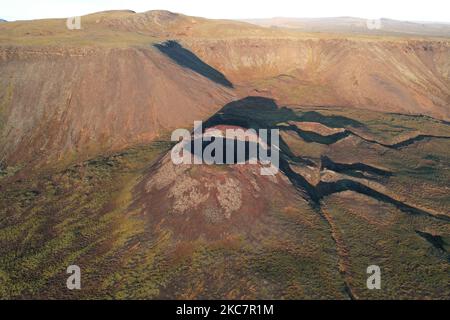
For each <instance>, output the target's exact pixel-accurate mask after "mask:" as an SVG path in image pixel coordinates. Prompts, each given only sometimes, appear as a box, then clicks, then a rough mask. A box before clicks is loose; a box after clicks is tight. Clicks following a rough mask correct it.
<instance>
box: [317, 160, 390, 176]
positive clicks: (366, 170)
mask: <svg viewBox="0 0 450 320" xmlns="http://www.w3.org/2000/svg"><path fill="white" fill-rule="evenodd" d="M320 160H321V163H322V167H321V169H329V170H332V171H334V172H339V173H343V174H346V175H349V176H353V177H356V178H362V179H371V180H378V178H388V177H390V176H392V172H390V171H386V170H383V169H380V168H376V167H373V166H369V165H367V164H365V163H361V162H357V163H350V164H347V163H338V162H334V161H333V160H331V159H330V158H328V157H327V156H321V158H320Z"/></svg>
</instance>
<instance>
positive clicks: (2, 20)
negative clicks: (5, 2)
mask: <svg viewBox="0 0 450 320" xmlns="http://www.w3.org/2000/svg"><path fill="white" fill-rule="evenodd" d="M0 22H8V21H6V20H4V19H0Z"/></svg>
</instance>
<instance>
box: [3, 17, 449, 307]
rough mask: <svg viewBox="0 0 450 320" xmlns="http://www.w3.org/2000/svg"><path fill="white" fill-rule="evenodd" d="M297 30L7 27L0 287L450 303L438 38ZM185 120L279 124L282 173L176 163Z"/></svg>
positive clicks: (158, 21)
mask: <svg viewBox="0 0 450 320" xmlns="http://www.w3.org/2000/svg"><path fill="white" fill-rule="evenodd" d="M294 22H295V23H297V21H294ZM283 23H284V22H283ZM358 23H359V22H358ZM319 27H320V28H322V27H321V26H319ZM401 27H402V28H403V27H404V26H401ZM413 27H414V28H416V27H417V26H413ZM413 27H411V28H410V29H408V30H413V29H414V28H413ZM408 28H409V27H408ZM436 28H438V27H436ZM297 29H298V28H297V27H295V26H294V27H293V28H291V27H290V26H285V25H283V26H282V27H281V28H267V27H263V26H256V25H253V24H250V23H246V22H240V21H231V20H209V19H204V18H200V17H190V16H186V15H182V14H177V13H172V12H167V11H149V12H144V13H135V12H133V11H126V10H125V11H108V12H99V13H94V14H90V15H87V16H83V17H82V18H81V29H80V30H68V29H67V27H66V20H65V19H49V20H36V21H18V22H8V23H2V24H0V75H1V76H0V299H42V298H46V299H447V298H448V297H450V291H449V288H448V281H447V280H448V274H449V271H450V263H449V262H450V254H449V248H450V212H449V210H448V208H449V205H450V196H449V192H448V190H449V185H450V170H449V169H450V127H449V120H450V39H449V37H445V36H444V37H443V36H441V35H436V34H434V33H433V34H431V33H430V34H424V33H421V34H414V35H413V34H408V35H405V34H404V31H402V32H389V33H385V34H368V33H367V34H366V33H359V32H355V33H348V32H347V31H345V30H343V31H341V30H338V31H339V32H334V33H331V32H328V31H326V32H322V31H321V30H319V29H314V28H311V29H309V30H307V31H299V30H297ZM402 30H403V29H402ZM414 30H415V29H414ZM427 30H428V29H427ZM433 30H434V29H433ZM344 31H345V32H344ZM433 32H434V31H433ZM195 120H204V129H205V130H204V132H202V133H201V134H206V133H207V132H211V131H208V130H212V131H214V132H217V131H219V132H222V133H223V130H225V129H227V128H239V129H241V130H244V129H254V130H260V129H264V130H271V129H278V130H279V132H280V145H279V153H280V159H279V160H280V161H279V172H278V173H277V174H276V175H274V176H263V175H261V174H260V169H261V166H262V165H263V164H262V162H261V161H260V159H259V158H257V160H258V161H257V163H256V164H250V163H248V160H249V159H248V158H245V157H244V161H241V162H238V161H236V163H232V164H212V165H207V164H195V165H194V164H191V165H188V164H186V165H184V164H183V165H175V164H174V163H173V162H172V161H171V159H170V154H171V151H172V150H173V148H174V145H175V142H173V141H170V140H171V139H170V135H171V133H172V131H173V130H174V129H178V128H187V129H189V130H191V129H192V126H193V123H194V121H195ZM196 138H198V137H196ZM196 138H195V139H196ZM256 141H257V140H256ZM191 142H192V141H191ZM247 143H248V144H250V143H253V144H255V142H254V141H248V142H247ZM258 143H259V142H258ZM207 147H209V145H208V144H202V148H201V151H203V150H204V149H206V148H207ZM194 153H195V151H194ZM246 156H247V154H246ZM71 264H76V265H79V266H80V267H81V270H82V290H74V291H69V290H67V288H66V280H67V273H66V268H67V266H68V265H71ZM369 265H379V266H380V267H381V270H382V289H380V290H368V289H367V286H366V280H367V271H366V270H367V267H368V266H369Z"/></svg>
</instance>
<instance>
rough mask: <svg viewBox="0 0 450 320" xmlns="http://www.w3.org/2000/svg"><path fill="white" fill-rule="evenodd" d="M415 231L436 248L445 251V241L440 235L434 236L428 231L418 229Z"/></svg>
mask: <svg viewBox="0 0 450 320" xmlns="http://www.w3.org/2000/svg"><path fill="white" fill-rule="evenodd" d="M416 233H417V234H418V235H419V236H421V237H422V238H423V239H425V240H426V241H428V242H429V243H430V244H431V245H432V246H433V247H435V248H436V249H438V250H440V251H443V252H447V250H446V249H445V242H444V240H443V239H442V237H441V236H435V235H432V234H430V233H427V232H423V231H419V230H416Z"/></svg>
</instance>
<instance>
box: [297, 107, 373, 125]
mask: <svg viewBox="0 0 450 320" xmlns="http://www.w3.org/2000/svg"><path fill="white" fill-rule="evenodd" d="M297 121H307V122H319V123H321V124H323V125H326V126H327V127H330V128H344V127H346V126H352V127H355V128H358V127H364V124H362V123H361V122H359V121H356V120H353V119H350V118H347V117H343V116H326V115H323V114H321V113H319V112H317V111H308V112H305V113H303V114H302V115H301V116H300V117H299V118H298V120H297Z"/></svg>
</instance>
